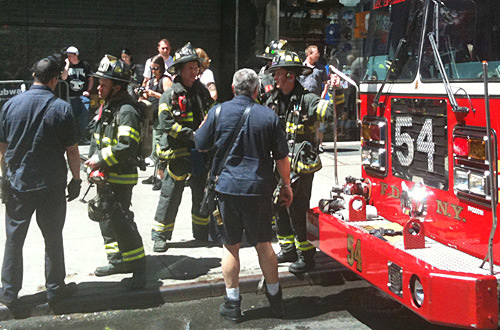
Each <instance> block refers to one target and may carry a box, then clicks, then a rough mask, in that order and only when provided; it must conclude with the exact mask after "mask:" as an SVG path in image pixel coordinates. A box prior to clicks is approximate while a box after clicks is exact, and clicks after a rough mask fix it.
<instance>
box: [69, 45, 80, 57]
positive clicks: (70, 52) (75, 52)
mask: <svg viewBox="0 0 500 330" xmlns="http://www.w3.org/2000/svg"><path fill="white" fill-rule="evenodd" d="M66 54H76V55H78V54H80V53H79V52H78V48H76V47H75V46H69V47H68V48H67V49H66Z"/></svg>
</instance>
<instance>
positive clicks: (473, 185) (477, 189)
mask: <svg viewBox="0 0 500 330" xmlns="http://www.w3.org/2000/svg"><path fill="white" fill-rule="evenodd" d="M485 188H486V176H484V175H480V174H475V173H471V174H470V176H469V190H470V192H471V193H474V194H478V195H482V196H486V189H485Z"/></svg>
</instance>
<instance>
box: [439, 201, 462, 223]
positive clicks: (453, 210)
mask: <svg viewBox="0 0 500 330" xmlns="http://www.w3.org/2000/svg"><path fill="white" fill-rule="evenodd" d="M436 203H437V209H436V213H437V214H442V215H444V216H447V217H449V218H453V219H455V220H458V221H463V222H465V218H461V217H460V213H462V211H463V209H464V208H463V207H462V206H460V205H455V204H449V203H448V202H443V201H440V200H439V199H436Z"/></svg>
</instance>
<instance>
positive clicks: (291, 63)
mask: <svg viewBox="0 0 500 330" xmlns="http://www.w3.org/2000/svg"><path fill="white" fill-rule="evenodd" d="M269 71H270V72H271V74H272V75H273V77H274V80H275V83H276V88H275V89H274V90H273V92H272V93H271V96H270V97H269V98H268V99H267V101H266V103H265V105H267V106H269V107H270V108H271V109H273V110H274V111H275V112H276V113H277V114H278V116H279V117H280V121H281V124H282V127H283V129H284V130H285V135H286V138H287V141H289V158H290V166H291V169H290V175H291V185H292V191H293V196H294V198H293V201H292V204H291V206H290V207H289V208H288V209H286V208H284V207H280V206H277V212H276V213H277V219H276V228H277V236H278V242H279V245H280V248H281V250H280V252H279V253H278V254H277V258H278V262H279V263H282V262H292V264H290V267H289V271H290V272H291V273H296V274H297V273H304V272H307V271H309V270H311V269H312V268H314V255H315V252H316V250H315V248H314V246H313V245H311V243H309V242H308V241H307V237H306V211H307V210H308V209H309V202H310V199H311V190H312V182H313V178H314V173H315V172H316V171H318V170H319V169H321V161H320V158H319V151H318V145H317V140H316V136H315V133H316V130H315V127H314V125H315V123H316V122H332V121H333V116H334V104H333V102H331V101H328V100H324V99H321V98H320V97H319V96H317V95H316V94H314V93H310V92H308V91H307V90H305V89H304V87H302V85H301V84H300V83H299V81H298V80H297V77H298V76H299V75H307V74H310V73H311V72H312V69H311V68H309V67H307V66H304V65H303V64H302V61H301V60H300V58H299V56H298V55H297V54H296V53H294V52H291V51H286V50H285V51H281V52H279V53H278V55H276V56H275V57H274V58H273V61H272V64H271V67H270V68H269ZM329 83H330V84H331V85H332V86H338V85H339V84H340V79H339V77H338V76H332V77H331V80H330V82H329ZM331 99H333V98H331Z"/></svg>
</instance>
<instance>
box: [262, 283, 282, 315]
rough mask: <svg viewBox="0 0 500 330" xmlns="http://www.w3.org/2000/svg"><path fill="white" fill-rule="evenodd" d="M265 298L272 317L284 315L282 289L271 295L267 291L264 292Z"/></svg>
mask: <svg viewBox="0 0 500 330" xmlns="http://www.w3.org/2000/svg"><path fill="white" fill-rule="evenodd" d="M266 297H267V300H268V301H269V305H270V306H271V313H272V314H273V316H274V317H277V318H282V317H283V316H285V303H284V302H283V291H282V290H281V285H280V289H279V291H278V293H277V294H275V295H274V296H271V295H270V294H269V293H268V292H266Z"/></svg>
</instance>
